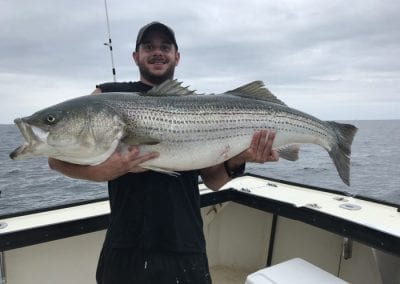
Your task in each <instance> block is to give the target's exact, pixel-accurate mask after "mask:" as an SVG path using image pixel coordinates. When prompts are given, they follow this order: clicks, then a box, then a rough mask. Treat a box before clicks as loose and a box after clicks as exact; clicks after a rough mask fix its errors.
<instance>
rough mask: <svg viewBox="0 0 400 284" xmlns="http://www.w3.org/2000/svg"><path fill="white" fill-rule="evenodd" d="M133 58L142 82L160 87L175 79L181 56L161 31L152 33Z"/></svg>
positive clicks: (149, 33)
mask: <svg viewBox="0 0 400 284" xmlns="http://www.w3.org/2000/svg"><path fill="white" fill-rule="evenodd" d="M133 58H134V60H135V62H136V65H137V66H138V67H139V71H140V76H141V79H142V81H144V82H145V83H150V84H156V85H158V84H161V83H162V82H164V81H165V80H167V79H173V77H174V71H175V66H177V65H178V63H179V58H180V55H179V52H178V51H177V50H176V48H175V45H174V44H173V43H172V42H171V41H170V40H169V39H168V37H167V36H165V35H164V34H163V33H162V32H160V31H150V32H148V33H147V35H146V36H145V38H144V39H143V40H142V43H141V44H140V45H139V47H138V50H137V51H135V52H134V53H133Z"/></svg>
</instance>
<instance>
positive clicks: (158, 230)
mask: <svg viewBox="0 0 400 284" xmlns="http://www.w3.org/2000/svg"><path fill="white" fill-rule="evenodd" d="M97 87H98V88H100V89H101V90H102V92H147V91H148V90H150V89H151V86H148V85H146V84H143V83H141V82H126V83H105V84H101V85H99V86H97ZM108 192H109V197H110V206H111V220H110V225H109V228H108V231H107V235H106V240H105V242H104V246H108V247H114V248H124V247H131V248H138V249H141V250H146V251H171V252H188V253H189V252H191V253H204V252H205V240H204V235H203V222H202V218H201V214H200V195H199V188H198V172H197V171H186V172H180V175H179V176H178V177H174V176H170V175H167V174H162V173H157V172H154V171H146V172H143V173H140V174H134V173H128V174H126V175H123V176H121V177H119V178H117V179H115V180H112V181H109V182H108Z"/></svg>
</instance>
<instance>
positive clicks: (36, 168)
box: [0, 120, 400, 216]
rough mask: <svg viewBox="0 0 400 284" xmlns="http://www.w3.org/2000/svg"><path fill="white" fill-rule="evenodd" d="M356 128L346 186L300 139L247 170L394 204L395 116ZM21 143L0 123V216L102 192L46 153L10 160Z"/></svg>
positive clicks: (397, 183)
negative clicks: (295, 148)
mask: <svg viewBox="0 0 400 284" xmlns="http://www.w3.org/2000/svg"><path fill="white" fill-rule="evenodd" d="M346 122H347V123H352V124H354V125H356V126H357V127H358V128H359V130H358V132H357V135H356V137H355V139H354V142H353V146H352V161H351V186H350V187H348V186H347V185H345V184H344V183H343V182H342V181H341V180H340V178H339V176H338V174H337V172H336V169H335V167H334V165H333V163H332V161H331V159H330V157H329V155H328V153H327V152H326V151H325V150H324V149H322V148H321V147H319V146H316V145H304V146H303V147H302V149H301V151H300V159H299V160H298V161H296V162H289V161H285V160H283V159H280V161H279V162H274V163H266V164H264V165H259V164H248V165H247V171H248V172H251V173H255V174H259V175H263V176H267V177H271V178H277V179H283V180H288V181H292V182H297V183H302V184H308V185H313V186H318V187H323V188H327V189H333V190H339V191H344V192H347V193H348V194H349V195H362V196H366V197H370V198H374V199H378V200H383V201H386V202H390V203H396V204H400V148H399V142H400V120H384V121H366V120H360V121H346ZM22 143H23V138H22V136H21V134H20V133H19V131H18V129H17V128H16V127H15V126H14V125H0V191H1V194H0V216H2V215H6V214H10V213H16V212H23V211H28V210H36V209H42V208H46V207H52V206H58V205H64V204H70V203H75V202H80V201H85V200H91V199H97V198H104V197H107V186H106V183H95V182H88V181H82V180H75V179H71V178H68V177H65V176H63V175H61V174H59V173H57V172H54V171H52V170H50V169H49V168H48V165H47V159H46V158H32V159H26V160H20V161H13V160H11V159H10V158H9V156H8V155H9V153H10V152H11V151H13V150H14V149H15V148H16V147H18V146H19V145H21V144H22Z"/></svg>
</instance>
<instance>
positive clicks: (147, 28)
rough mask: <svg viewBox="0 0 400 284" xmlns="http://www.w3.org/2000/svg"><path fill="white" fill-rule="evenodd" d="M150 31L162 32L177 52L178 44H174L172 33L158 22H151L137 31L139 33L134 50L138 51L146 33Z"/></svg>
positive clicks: (173, 34)
mask: <svg viewBox="0 0 400 284" xmlns="http://www.w3.org/2000/svg"><path fill="white" fill-rule="evenodd" d="M151 30H158V31H162V32H163V33H164V34H165V35H166V36H167V37H168V38H169V40H170V41H171V42H172V43H173V44H174V45H175V48H176V50H178V44H177V43H176V39H175V33H174V31H173V30H172V29H171V28H170V27H168V26H166V25H164V24H162V23H160V22H151V23H149V24H147V25H145V26H143V27H142V28H141V29H140V30H139V33H138V35H137V38H136V50H137V49H138V47H139V44H141V43H142V40H143V38H144V37H145V35H146V33H148V32H149V31H151Z"/></svg>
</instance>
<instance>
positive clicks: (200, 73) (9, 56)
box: [0, 0, 400, 123]
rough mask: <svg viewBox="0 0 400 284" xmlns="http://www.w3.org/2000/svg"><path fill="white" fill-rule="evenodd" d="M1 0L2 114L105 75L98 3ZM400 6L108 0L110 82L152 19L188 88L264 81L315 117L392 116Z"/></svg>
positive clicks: (397, 95)
mask: <svg viewBox="0 0 400 284" xmlns="http://www.w3.org/2000/svg"><path fill="white" fill-rule="evenodd" d="M1 5H2V7H1V8H2V17H0V25H1V26H2V27H5V28H3V31H2V33H1V35H0V49H1V50H2V52H1V54H0V84H1V86H2V98H3V105H2V108H3V107H4V106H6V107H7V110H5V111H3V109H2V112H1V114H0V122H1V123H10V122H11V121H12V119H13V118H15V117H17V116H20V115H21V114H22V113H25V112H28V113H29V112H33V111H36V110H37V107H39V105H38V102H41V103H40V105H46V104H48V105H50V104H52V103H54V102H56V101H57V100H58V99H65V98H71V97H74V96H78V95H84V94H87V93H88V92H90V91H91V90H92V89H93V88H94V86H95V84H97V83H100V82H103V81H111V80H112V76H111V63H110V54H109V51H108V48H107V47H106V46H104V45H103V43H104V42H106V41H107V40H108V35H107V27H106V19H105V10H104V2H103V1H96V2H94V1H86V2H81V1H75V0H74V1H72V0H69V1H66V0H59V1H50V0H46V1H42V0H39V1H36V2H32V1H28V0H20V1H10V0H8V1H3V2H2V4H1ZM399 8H400V3H399V2H398V1H394V0H389V1H385V2H382V1H379V0H366V1H361V0H356V1H352V3H351V5H350V4H349V3H348V1H344V0H335V1H329V2H326V1H317V0H315V1H314V0H309V1H305V0H302V1H261V0H248V1H234V2H232V1H228V0H225V1H218V2H215V1H211V0H204V1H190V2H189V1H184V2H182V1H170V2H168V4H167V3H165V2H163V1H160V0H150V1H147V2H146V4H142V5H138V4H137V3H135V2H127V1H108V12H109V16H110V21H111V22H110V23H111V33H112V39H113V48H114V59H115V66H116V69H117V78H118V80H121V81H129V80H137V78H138V77H139V74H138V72H137V69H136V67H135V65H134V63H133V61H132V59H131V53H132V50H133V48H134V42H135V39H136V34H137V31H138V29H139V28H140V27H141V26H143V25H144V24H146V23H148V22H150V21H153V20H159V21H162V22H165V23H166V24H168V25H170V26H171V27H173V28H174V30H175V32H176V34H177V39H178V44H179V47H180V51H181V54H182V56H181V63H180V66H178V68H177V70H176V76H177V77H178V78H179V79H181V80H183V81H184V82H185V83H186V84H188V85H191V86H192V87H193V88H194V89H197V90H198V91H200V92H205V93H207V92H223V91H226V90H229V89H233V88H236V87H238V86H239V85H242V84H244V83H247V82H249V81H253V80H264V81H265V83H266V84H267V86H268V87H269V88H270V89H271V90H272V91H273V92H274V93H275V94H276V95H277V96H278V97H280V98H281V99H283V100H285V101H286V102H288V103H289V104H290V105H293V106H294V107H297V108H300V109H301V110H305V111H310V112H311V113H312V114H314V115H316V116H321V118H324V119H325V118H328V117H329V119H347V118H357V119H367V118H371V117H374V118H398V119H399V118H400V116H399V113H398V111H394V110H393V108H392V107H390V106H396V107H400V102H399V101H400V90H399V87H398V86H399V79H398V78H400V34H399V33H398V28H397V27H398V26H399V25H400V19H399V17H398V16H397V14H396V12H397V11H399ZM33 97H34V98H36V99H35V100H33V101H32V100H29V99H28V98H33ZM374 104H375V106H376V111H374V112H373V115H372V114H371V110H373V109H374V107H373V106H374ZM332 106H334V107H335V108H336V110H335V111H328V110H329V108H331V109H332ZM379 109H381V111H378V110H379ZM383 109H385V111H383Z"/></svg>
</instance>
